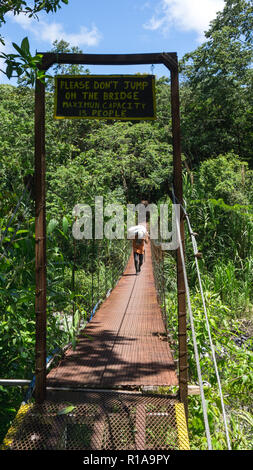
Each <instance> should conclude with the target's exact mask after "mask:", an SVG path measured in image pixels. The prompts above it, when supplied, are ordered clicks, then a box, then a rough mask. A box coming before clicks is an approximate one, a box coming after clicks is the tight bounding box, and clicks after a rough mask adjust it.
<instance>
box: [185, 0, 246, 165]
mask: <svg viewBox="0 0 253 470" xmlns="http://www.w3.org/2000/svg"><path fill="white" fill-rule="evenodd" d="M248 28H249V29H248ZM251 31H252V5H251V2H250V1H244V0H242V1H241V0H240V1H239V2H238V1H234V0H227V1H226V2H225V8H224V10H223V12H221V13H219V15H218V16H217V18H216V19H215V20H214V21H213V22H212V23H211V27H210V29H209V30H208V32H207V33H206V38H207V40H206V41H205V42H204V43H203V44H202V45H201V46H200V47H198V48H197V49H196V50H195V51H193V52H192V53H189V54H186V55H185V56H184V57H183V60H182V61H181V69H182V72H183V75H184V84H183V87H182V133H183V150H184V152H185V154H186V155H187V158H188V159H189V161H191V162H192V163H193V164H196V163H198V162H199V161H201V160H203V159H206V158H209V157H210V156H217V155H219V154H220V153H223V154H225V153H227V152H230V151H234V152H235V153H236V154H238V155H240V157H243V159H244V160H247V161H251V164H252V160H251V159H252V152H251V149H252V132H251V115H252V99H251V95H252V68H251V66H252V51H253V48H252V34H251Z"/></svg>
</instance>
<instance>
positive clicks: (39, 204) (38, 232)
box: [35, 52, 188, 417]
mask: <svg viewBox="0 0 253 470" xmlns="http://www.w3.org/2000/svg"><path fill="white" fill-rule="evenodd" d="M40 54H42V62H41V64H40V69H41V70H43V71H45V72H46V71H47V70H48V69H49V68H50V67H51V66H52V65H54V64H79V65H138V64H164V65H165V66H166V67H167V68H168V69H169V70H170V75H171V114H172V142H173V168H174V170H173V185H174V192H175V196H176V198H177V200H178V201H179V203H181V204H182V203H183V188H182V162H181V139H180V113H179V79H178V59H177V54H176V53H175V52H163V53H151V54H149V53H146V54H55V53H40ZM45 175H46V155H45V85H44V84H43V83H42V82H41V81H40V80H38V79H37V80H36V88H35V188H36V199H35V271H36V291H35V315H36V346H35V348H36V351H35V355H36V359H35V361H36V364H35V376H36V381H35V384H36V386H35V400H36V402H37V403H42V402H43V401H44V400H45V398H46V302H47V299H46V183H45ZM180 230H181V239H182V241H183V243H184V222H183V213H182V212H181V221H180ZM177 298H178V345H179V346H178V347H179V398H180V401H181V402H182V403H184V406H185V413H186V417H187V416H188V405H187V396H188V366H187V339H186V297H185V283H184V276H183V267H182V261H181V256H180V251H179V248H178V249H177Z"/></svg>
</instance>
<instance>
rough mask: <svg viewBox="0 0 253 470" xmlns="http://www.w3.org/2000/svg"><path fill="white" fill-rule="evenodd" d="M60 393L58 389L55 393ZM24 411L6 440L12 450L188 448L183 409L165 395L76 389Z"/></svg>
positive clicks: (18, 416)
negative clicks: (80, 390)
mask: <svg viewBox="0 0 253 470" xmlns="http://www.w3.org/2000/svg"><path fill="white" fill-rule="evenodd" d="M56 393H57V392H56ZM73 393H74V396H75V399H74V398H73V394H72V395H69V394H68V395H66V397H67V399H65V401H64V400H59V397H58V399H57V402H56V401H52V400H51V401H45V402H44V403H43V404H42V405H30V406H27V405H26V408H24V409H23V411H22V410H21V412H20V413H19V415H17V418H16V420H15V421H14V423H13V426H12V428H11V429H10V430H9V433H8V435H7V436H6V438H5V441H4V446H3V448H4V449H11V450H90V449H97V450H143V449H144V450H149V449H152V450H155V449H159V450H161V449H163V450H176V449H189V442H188V434H187V428H186V422H185V416H184V408H183V405H182V404H181V403H178V402H177V400H175V399H171V398H167V397H166V396H157V395H142V394H136V393H119V392H98V391H96V392H73Z"/></svg>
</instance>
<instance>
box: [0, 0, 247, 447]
mask: <svg viewBox="0 0 253 470" xmlns="http://www.w3.org/2000/svg"><path fill="white" fill-rule="evenodd" d="M252 26H253V20H252V6H251V2H250V1H246V0H239V1H235V0H226V2H225V8H224V10H223V12H221V13H219V14H218V15H217V17H216V19H215V20H214V21H213V22H212V23H211V25H210V28H209V30H208V31H207V33H206V40H205V42H204V43H203V44H202V45H201V46H200V47H198V48H197V49H196V50H195V51H193V52H191V53H189V54H187V55H185V56H184V57H183V59H182V61H181V63H180V68H181V82H180V99H181V133H182V153H183V156H182V158H183V179H184V199H185V204H186V207H187V213H188V214H189V217H190V220H191V224H192V227H193V229H194V230H195V231H196V232H197V233H198V237H197V242H198V247H199V251H201V252H202V253H203V258H202V259H201V260H200V268H201V274H202V281H203V285H204V294H205V298H206V302H207V308H208V315H209V320H210V324H211V328H212V335H213V342H214V344H215V350H216V354H217V362H218V367H219V373H220V376H221V382H222V389H223V393H224V398H225V404H226V410H227V413H228V419H229V430H230V438H231V443H232V448H233V449H235V450H241V449H252V437H253V433H252V429H253V426H252V424H253V414H252V390H253V374H252V360H253V350H252V332H253V294H252V285H253V282H252V281H253V245H252V240H253V186H252V176H253V158H252V147H253V135H252V83H253V79H252V68H251V65H252V31H253V27H252ZM53 50H56V51H59V52H62V51H65V52H71V51H75V52H77V50H76V49H75V48H72V47H71V45H70V44H67V43H65V42H64V41H62V40H59V41H57V42H56V43H55V44H54V49H53ZM53 72H55V73H62V72H64V73H89V71H88V70H84V69H83V68H82V67H74V68H73V67H61V66H57V67H55V69H54V71H53ZM52 74H53V73H52ZM156 100H157V120H156V121H154V122H137V123H133V122H109V121H97V120H64V121H55V120H54V119H53V107H54V95H53V81H52V79H48V81H47V96H46V136H47V137H46V155H47V176H46V178H47V232H48V245H47V264H48V266H47V272H48V338H47V342H48V354H49V355H50V354H51V353H52V352H53V351H54V350H55V348H57V347H60V348H62V347H63V346H64V345H66V344H68V343H69V342H72V343H73V344H75V341H76V333H77V332H78V328H79V327H80V326H83V325H84V324H85V322H86V321H87V320H88V319H89V316H90V314H91V312H92V310H93V309H94V307H95V305H96V304H97V302H98V301H99V300H102V299H103V298H104V297H105V295H106V293H107V292H108V290H109V289H110V288H112V287H113V285H114V284H115V282H116V280H117V278H118V276H119V275H120V273H121V271H122V269H123V267H124V264H125V262H126V259H127V256H128V250H127V245H126V243H125V242H124V241H120V242H117V244H116V243H113V241H110V242H109V241H107V242H106V243H105V242H104V241H102V240H101V241H100V242H99V243H97V242H96V243H93V242H92V240H88V241H80V242H79V241H76V242H75V241H74V239H73V237H72V235H71V229H72V224H73V221H74V219H73V215H72V211H73V208H74V206H75V204H77V203H83V204H85V203H86V204H89V205H91V206H93V205H94V198H95V196H103V198H104V203H105V204H109V203H114V202H115V203H122V204H127V203H135V204H136V203H138V202H140V200H142V199H146V200H148V201H149V202H154V203H157V204H160V203H162V202H165V201H169V197H168V190H169V189H170V187H171V182H172V171H173V165H172V140H171V112H170V82H169V79H168V78H167V77H160V78H157V80H156ZM33 172H34V89H33V88H32V87H31V86H28V85H27V82H26V78H25V77H22V76H21V77H20V79H19V84H18V86H16V87H13V86H10V85H1V86H0V181H1V183H0V193H1V206H0V229H1V254H0V291H1V296H0V329H1V336H0V370H1V372H0V376H1V377H4V378H27V379H31V378H32V377H33V373H34V343H35V314H34V291H35V275H34V253H35V241H34V187H33V179H32V175H33ZM187 239H188V242H187V244H186V259H187V270H188V275H189V282H190V288H191V296H192V305H193V311H194V315H195V319H196V329H197V340H198V345H199V350H200V357H201V367H202V369H203V376H204V380H205V383H206V390H205V392H206V397H207V402H208V415H209V420H210V426H211V433H212V441H213V446H214V448H215V449H226V441H225V435H224V429H223V424H222V415H221V403H220V397H219V394H218V387H217V383H216V377H215V374H214V368H213V365H212V360H211V356H210V350H209V349H208V347H207V341H208V340H207V331H206V328H205V325H204V320H203V318H204V314H203V307H202V303H201V297H200V292H199V288H198V283H197V275H196V272H195V269H194V257H193V254H192V250H191V246H190V238H189V237H187ZM165 273H166V276H165V278H166V295H165V302H164V303H165V305H164V307H165V308H166V312H167V323H168V329H169V331H170V336H171V342H172V345H174V350H175V354H177V347H176V344H177V312H176V305H177V304H176V267H175V258H174V256H171V254H167V255H166V257H165ZM188 347H189V379H190V383H192V384H194V383H197V371H196V365H195V360H194V354H193V346H192V339H191V332H190V327H189V346H188ZM24 393H25V390H24V389H22V388H19V389H18V388H17V387H16V388H15V389H14V388H13V389H12V388H10V387H8V388H7V387H3V386H1V387H0V419H1V423H2V424H1V426H0V432H1V438H2V437H3V436H4V435H5V432H6V431H7V429H8V426H9V425H10V423H11V420H12V419H13V417H14V416H15V413H16V411H17V409H18V408H19V406H20V402H21V401H22V399H23V398H24ZM189 431H190V442H191V447H192V448H193V449H206V438H205V433H204V424H203V416H202V410H201V402H200V397H199V396H191V397H190V398H189Z"/></svg>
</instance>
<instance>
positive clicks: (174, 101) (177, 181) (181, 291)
mask: <svg viewBox="0 0 253 470" xmlns="http://www.w3.org/2000/svg"><path fill="white" fill-rule="evenodd" d="M174 60H175V59H174ZM170 71H171V114H172V140H173V168H174V174H173V186H174V192H175V196H176V198H177V201H178V202H179V203H180V204H183V183H182V160H181V137H180V112H179V78H178V66H176V67H173V68H171V69H170ZM180 233H181V240H182V243H183V252H184V253H185V249H184V238H185V237H184V219H183V214H182V211H181V216H180ZM176 254H177V302H178V350H179V395H180V401H181V402H182V403H184V406H185V414H186V419H187V418H188V363H187V335H186V331H187V330H186V293H185V282H184V274H183V266H182V260H181V255H180V249H179V248H178V249H177V253H176Z"/></svg>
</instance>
